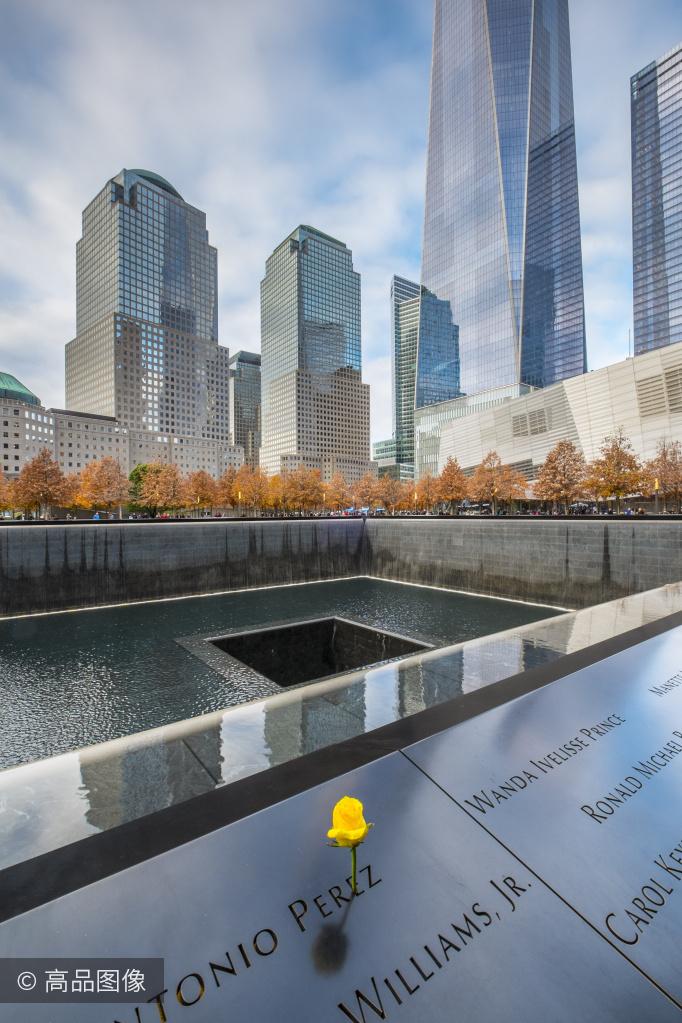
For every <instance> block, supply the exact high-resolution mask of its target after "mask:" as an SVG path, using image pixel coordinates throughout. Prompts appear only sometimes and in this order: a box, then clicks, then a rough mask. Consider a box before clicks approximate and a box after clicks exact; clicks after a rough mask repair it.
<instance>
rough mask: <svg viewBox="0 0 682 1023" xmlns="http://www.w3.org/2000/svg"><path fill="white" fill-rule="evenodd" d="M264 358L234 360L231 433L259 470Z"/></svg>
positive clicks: (243, 354)
mask: <svg viewBox="0 0 682 1023" xmlns="http://www.w3.org/2000/svg"><path fill="white" fill-rule="evenodd" d="M260 395H261V381H260V355H259V354H258V353H257V352H241V351H240V352H235V354H234V355H233V356H232V358H231V359H230V401H229V405H230V433H231V435H232V440H233V441H234V443H235V444H237V445H239V447H241V448H243V449H244V460H245V462H246V464H247V465H250V466H251V468H252V469H255V468H256V466H257V465H258V460H259V456H260V438H261V427H260V403H261V397H260Z"/></svg>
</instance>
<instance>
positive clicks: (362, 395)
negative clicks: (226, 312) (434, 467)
mask: <svg viewBox="0 0 682 1023" xmlns="http://www.w3.org/2000/svg"><path fill="white" fill-rule="evenodd" d="M361 365H362V361H361V348H360V274H359V273H357V271H355V270H354V269H353V254H352V252H351V250H350V249H349V248H348V247H347V246H346V245H345V244H344V243H343V242H340V241H338V239H336V238H332V237H330V235H327V234H324V233H323V232H322V231H318V230H316V229H315V228H313V227H308V226H307V225H301V226H299V227H297V228H296V230H295V231H292V233H291V234H290V235H288V237H287V238H285V239H284V241H283V242H282V243H281V244H280V245H278V246H277V248H276V249H275V250H274V252H273V253H272V255H271V256H270V257H269V258H268V260H267V262H266V266H265V277H264V278H263V280H262V282H261V385H262V416H261V421H262V441H261V459H260V462H261V466H262V467H263V468H264V469H265V470H266V472H269V473H279V472H286V471H288V470H289V469H292V468H295V467H296V466H298V465H306V466H308V467H310V468H319V469H320V470H321V472H322V474H323V476H324V477H325V478H328V477H329V476H330V475H331V474H333V473H334V472H336V471H339V472H342V473H343V474H344V476H345V477H346V479H348V480H349V481H350V480H353V479H356V478H358V477H359V476H361V475H362V474H363V473H364V472H366V471H367V470H368V469H369V467H370V460H369V387H368V385H367V384H363V383H362V379H361Z"/></svg>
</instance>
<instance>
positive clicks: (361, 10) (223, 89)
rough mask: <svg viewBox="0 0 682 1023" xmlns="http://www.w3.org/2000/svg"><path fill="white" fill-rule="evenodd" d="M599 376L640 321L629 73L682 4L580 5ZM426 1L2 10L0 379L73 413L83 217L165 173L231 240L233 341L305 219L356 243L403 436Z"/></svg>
mask: <svg viewBox="0 0 682 1023" xmlns="http://www.w3.org/2000/svg"><path fill="white" fill-rule="evenodd" d="M569 5H570V11H571V31H572V49H573V77H574V91H575V107H576V132H577V141H578V174H579V184H580V204H581V222H582V236H583V261H584V274H585V301H586V313H587V344H588V359H589V365H590V368H593V369H595V368H598V367H600V366H603V365H606V364H607V363H609V362H614V361H617V360H619V359H622V358H625V357H626V355H627V353H628V329H629V328H630V327H631V321H632V295H631V287H632V286H631V236H630V231H631V227H630V112H629V78H630V75H631V74H632V73H633V72H635V71H637V70H639V68H641V67H643V66H644V65H645V64H647V63H648V62H649V61H650V60H652V59H654V58H655V57H658V56H660V55H661V54H662V53H664V52H666V51H667V50H669V49H671V48H672V47H673V46H674V45H675V44H676V43H678V42H679V41H680V39H681V38H682V11H681V8H680V2H679V0H648V2H647V3H646V4H643V3H641V2H639V0H569ZM431 19H432V5H431V3H430V2H429V0H344V3H341V4H340V3H338V2H337V0H333V2H332V0H286V2H284V0H250V2H249V3H248V4H247V3H245V2H244V0H193V2H192V3H187V2H185V0H182V2H180V0H135V2H131V0H118V2H117V3H115V4H114V3H111V2H107V0H59V3H51V2H47V0H3V2H2V4H1V5H0V95H1V96H2V97H3V103H2V105H1V108H0V145H1V147H2V154H3V159H2V161H0V239H1V244H0V369H3V370H7V371H9V372H11V373H14V374H15V375H16V376H18V377H19V378H20V379H21V380H23V381H24V383H26V384H27V385H28V386H29V387H31V388H32V389H33V390H34V391H35V392H36V393H37V394H38V395H39V396H40V397H41V398H42V399H43V401H44V402H45V403H46V404H49V405H54V406H57V407H61V406H62V405H63V402H64V393H63V379H64V370H63V366H64V343H65V342H66V341H68V340H69V339H70V338H71V337H72V336H73V335H74V332H75V245H76V241H77V239H78V238H79V237H80V222H81V212H82V209H83V208H84V206H85V205H86V204H87V202H89V200H90V199H91V198H92V197H93V196H94V195H95V194H96V193H97V192H98V191H99V189H100V188H101V187H102V185H103V184H104V183H105V181H106V180H107V179H108V178H109V177H111V176H112V175H114V174H116V173H117V172H118V171H119V170H120V169H121V168H122V167H124V166H127V167H147V168H150V169H152V170H155V171H157V172H158V173H160V174H162V175H163V176H164V177H166V178H168V179H169V180H170V181H171V182H172V183H173V184H174V185H175V186H176V188H178V190H179V191H180V192H181V193H182V194H183V196H184V197H185V198H186V199H187V200H188V201H189V202H191V203H193V204H194V205H196V206H199V207H200V208H202V209H203V210H205V211H206V214H207V223H208V229H209V234H210V238H211V241H212V243H213V244H215V245H216V246H217V247H218V253H219V255H218V263H219V276H220V340H221V342H222V343H223V344H225V345H228V346H229V347H230V348H231V349H236V348H246V349H254V350H258V349H259V347H260V343H259V304H258V295H259V282H260V279H261V277H262V275H263V270H264V262H265V259H266V257H267V256H268V254H269V253H270V252H271V251H272V249H273V248H274V247H275V245H276V244H277V243H278V242H279V241H281V239H282V238H283V237H285V235H286V234H288V233H289V231H291V230H292V229H293V227H295V226H296V225H297V224H298V223H309V224H314V225H315V226H317V227H319V228H320V229H321V230H323V231H326V232H328V233H330V234H333V235H336V236H337V237H340V238H342V239H343V240H344V241H345V242H346V243H347V244H348V245H349V246H350V247H351V248H352V249H353V254H354V261H355V266H356V269H358V270H359V271H360V272H361V273H362V283H363V291H362V297H363V359H364V376H365V379H367V380H368V381H369V383H370V384H371V385H372V435H373V439H380V438H382V437H384V436H388V435H389V434H390V419H391V416H390V387H389V382H390V355H389V301H388V293H389V281H390V278H391V275H392V274H393V273H398V274H401V275H403V276H407V277H411V278H415V279H417V278H418V275H419V265H420V247H421V231H422V211H423V189H424V175H425V146H426V120H427V108H428V82H429V64H430V49H431Z"/></svg>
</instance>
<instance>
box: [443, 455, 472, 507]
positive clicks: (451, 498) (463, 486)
mask: <svg viewBox="0 0 682 1023" xmlns="http://www.w3.org/2000/svg"><path fill="white" fill-rule="evenodd" d="M468 485H469V481H468V479H467V477H466V476H465V475H464V471H463V470H462V468H461V467H460V464H459V462H458V461H457V459H456V458H452V457H450V458H448V460H447V462H446V463H445V465H444V466H443V471H442V472H441V474H440V476H439V477H438V497H439V500H441V501H443V502H444V503H445V504H447V505H448V507H449V508H450V511H452V510H453V507H454V505H455V504H459V502H460V501H463V500H464V498H465V497H466V496H467V494H468V492H469V491H468Z"/></svg>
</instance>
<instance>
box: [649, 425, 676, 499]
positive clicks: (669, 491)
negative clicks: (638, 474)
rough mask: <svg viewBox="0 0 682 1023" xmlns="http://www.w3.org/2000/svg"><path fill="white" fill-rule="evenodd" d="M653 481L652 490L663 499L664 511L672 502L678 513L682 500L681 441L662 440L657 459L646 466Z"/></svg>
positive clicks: (659, 444)
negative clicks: (670, 501)
mask: <svg viewBox="0 0 682 1023" xmlns="http://www.w3.org/2000/svg"><path fill="white" fill-rule="evenodd" d="M646 471H647V474H648V476H649V477H650V479H651V485H650V489H651V490H652V491H653V493H655V494H660V496H661V497H662V498H663V511H667V510H668V501H669V500H672V502H673V507H674V509H675V511H676V512H679V509H680V500H681V499H682V444H681V443H680V442H679V440H666V439H663V440H660V441H659V442H658V448H657V451H656V457H655V458H652V459H651V461H650V462H647V464H646Z"/></svg>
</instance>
